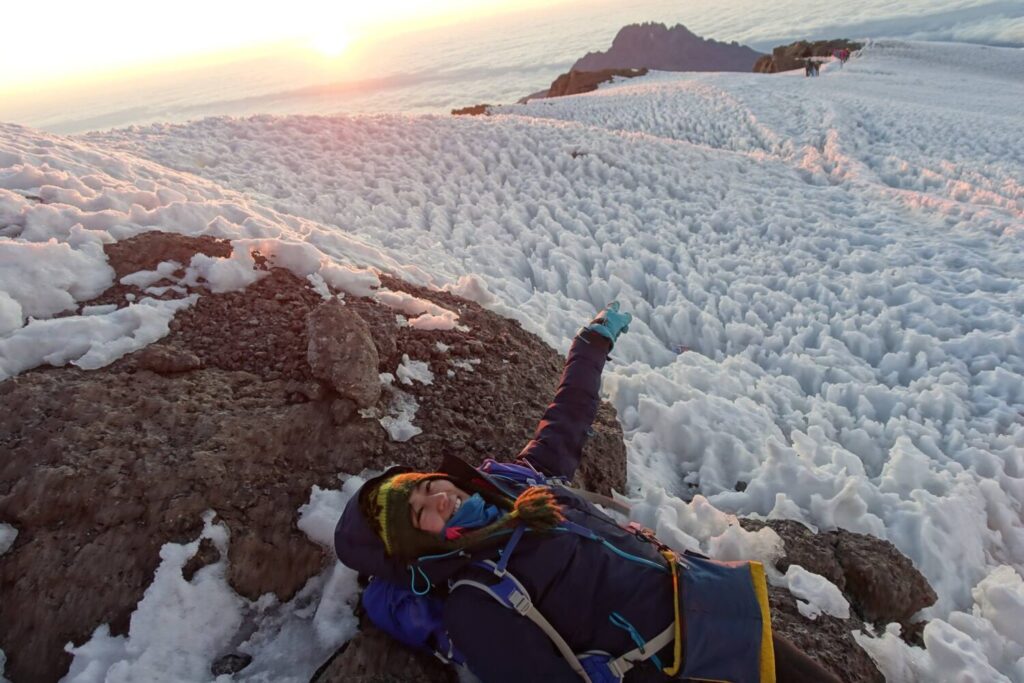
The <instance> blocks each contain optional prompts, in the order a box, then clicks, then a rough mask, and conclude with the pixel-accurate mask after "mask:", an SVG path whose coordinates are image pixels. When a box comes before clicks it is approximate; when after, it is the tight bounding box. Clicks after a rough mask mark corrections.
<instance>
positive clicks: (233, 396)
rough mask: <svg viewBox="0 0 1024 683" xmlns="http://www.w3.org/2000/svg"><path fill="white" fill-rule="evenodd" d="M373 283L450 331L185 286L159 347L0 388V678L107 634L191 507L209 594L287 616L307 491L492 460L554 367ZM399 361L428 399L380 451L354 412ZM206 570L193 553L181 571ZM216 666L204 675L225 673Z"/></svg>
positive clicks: (524, 346) (307, 295) (611, 430)
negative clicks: (225, 587) (281, 605)
mask: <svg viewBox="0 0 1024 683" xmlns="http://www.w3.org/2000/svg"><path fill="white" fill-rule="evenodd" d="M106 251H107V256H108V258H109V260H110V264H111V266H112V267H113V268H114V270H115V272H116V273H117V275H118V278H120V277H122V276H124V275H127V274H129V273H132V272H136V271H138V270H143V269H145V270H151V269H154V268H155V267H156V265H157V264H158V263H160V262H162V261H167V260H172V259H173V260H175V261H177V262H179V263H182V264H187V263H188V262H189V261H190V260H191V257H192V255H193V254H195V253H197V252H202V253H206V254H209V255H216V256H221V257H223V256H227V255H229V254H230V253H231V247H230V245H229V244H228V243H226V242H222V241H218V240H214V239H212V238H199V239H196V238H188V237H183V236H180V235H170V234H164V233H157V232H151V233H146V234H143V235H140V236H139V237H136V238H133V239H131V240H127V241H125V242H120V243H117V244H111V245H107V247H106ZM257 261H258V262H262V263H264V268H267V266H266V263H265V261H264V260H263V259H257ZM179 274H180V273H179ZM382 280H383V282H384V283H385V285H386V286H387V287H389V288H391V289H393V290H404V291H407V292H409V293H411V294H413V295H415V296H417V297H420V298H423V299H428V300H431V301H433V302H434V303H436V304H438V305H440V306H443V307H445V308H448V309H450V310H454V311H457V312H458V313H459V315H460V322H461V323H462V324H464V325H466V326H468V328H469V330H470V331H469V332H461V331H458V330H450V331H422V330H413V329H410V328H408V327H400V326H399V325H398V323H397V322H396V316H395V313H396V312H395V310H394V309H391V308H388V307H387V306H384V305H383V304H381V303H378V302H377V301H376V300H374V299H370V298H360V297H353V296H348V297H346V299H345V305H341V304H340V303H339V302H338V301H336V300H335V299H331V300H328V301H326V302H325V301H324V300H323V299H322V298H321V296H320V295H319V294H317V293H316V292H314V291H313V290H312V289H311V287H310V285H309V283H308V282H307V281H305V280H301V279H299V278H296V277H295V276H293V275H292V274H291V273H289V272H288V271H285V270H280V269H271V270H269V272H268V274H267V275H266V276H265V277H264V278H263V279H261V280H259V281H258V282H257V283H255V284H253V285H251V286H249V287H248V288H247V289H245V290H244V291H241V292H229V293H224V294H211V293H210V292H209V291H207V290H205V289H202V288H196V289H194V290H193V291H194V292H195V293H198V294H199V295H200V296H199V299H198V301H197V302H196V304H195V305H194V306H192V307H191V308H189V309H186V310H183V311H180V312H179V313H178V314H177V316H176V318H175V319H174V320H173V321H172V323H171V331H170V333H169V334H168V335H167V336H166V337H164V338H163V339H161V340H160V341H159V342H157V343H155V344H152V345H150V346H149V347H147V348H145V349H143V350H141V351H138V352H136V353H133V354H130V355H128V356H125V357H124V358H122V359H120V360H119V361H117V362H115V363H113V364H112V365H110V366H107V367H105V368H102V369H100V370H94V371H89V372H85V371H82V370H79V369H76V368H73V367H63V368H40V369H36V370H32V371H29V372H26V373H23V374H21V375H19V376H17V377H14V378H12V379H9V380H7V381H4V382H2V383H0V403H2V405H3V406H4V409H3V410H2V411H0V453H3V457H2V458H0V522H5V523H9V524H12V525H14V527H15V528H16V529H17V530H18V535H17V537H16V540H15V543H14V545H13V546H12V547H11V549H10V550H8V551H7V552H6V553H4V555H3V557H2V558H0V595H2V599H0V624H2V625H3V628H2V629H0V649H3V651H4V652H5V653H6V656H7V662H6V668H5V674H6V676H7V677H8V678H9V679H11V680H12V681H14V682H15V683H21V682H22V681H33V682H35V681H43V682H45V681H56V680H57V679H59V678H60V677H61V676H62V675H63V674H64V673H66V671H67V667H68V665H69V663H70V656H69V655H68V654H66V653H65V652H64V644H65V643H67V642H69V641H70V642H73V643H75V644H80V643H82V642H84V641H85V640H88V639H89V637H90V636H91V635H92V632H93V630H94V629H95V628H96V627H97V626H99V625H100V624H103V623H109V624H110V626H111V631H112V633H113V634H114V635H119V634H124V633H126V632H127V629H128V621H129V616H130V615H131V613H132V612H133V611H134V609H135V607H136V605H137V603H138V602H139V600H140V599H141V598H142V595H143V592H144V591H145V589H146V587H147V586H148V585H149V584H150V582H151V581H152V579H153V573H154V570H155V569H156V567H157V566H158V564H159V562H160V557H159V551H160V547H161V546H162V545H163V544H164V543H166V542H179V543H180V542H187V541H192V540H194V539H195V538H196V537H197V536H198V535H199V532H200V530H201V529H202V526H203V520H202V515H203V513H204V512H205V511H207V510H213V511H215V512H216V514H217V518H218V521H220V522H223V523H224V524H226V525H227V526H228V528H229V530H230V534H231V543H230V545H229V547H228V554H229V558H228V559H229V565H228V566H229V576H228V580H229V582H230V584H231V586H232V587H233V588H234V589H235V590H236V591H237V592H238V593H239V594H241V595H243V596H245V597H247V598H249V599H256V598H258V597H259V596H261V595H263V594H264V593H267V592H272V593H275V594H276V595H277V596H278V597H279V598H280V599H281V600H288V599H290V598H291V597H292V596H293V595H294V594H295V593H296V592H297V591H298V590H299V588H301V587H302V586H303V585H304V584H305V583H306V581H307V580H308V579H310V578H311V577H312V576H314V575H316V574H318V573H320V572H321V571H322V570H323V568H324V567H325V566H327V565H326V563H329V562H333V557H332V555H331V554H330V553H325V551H324V549H323V548H321V547H320V546H318V545H316V544H314V543H312V542H310V541H309V540H308V539H307V538H306V536H305V535H304V534H303V533H301V532H300V531H298V529H297V528H296V525H295V522H296V518H297V509H298V508H299V506H301V505H303V504H304V503H305V502H307V500H308V498H309V492H310V489H311V487H312V486H313V485H319V486H320V487H323V488H337V485H338V482H337V474H338V473H339V472H351V473H358V472H360V471H362V470H363V469H364V468H367V467H373V468H378V469H380V468H382V467H384V466H386V465H388V464H391V463H395V462H401V463H405V464H409V465H412V466H414V467H418V468H424V469H431V468H433V467H434V466H435V465H436V463H438V462H440V460H441V457H442V456H443V455H444V454H445V453H449V452H451V453H455V454H457V455H460V456H462V457H463V458H465V459H467V460H469V461H470V462H473V463H478V462H480V461H481V460H482V459H483V458H484V457H487V456H494V457H505V458H509V457H514V455H515V454H516V453H517V452H518V451H519V449H520V448H521V447H522V446H523V445H524V444H525V443H526V441H527V440H528V439H529V438H530V437H531V436H532V434H533V430H534V428H535V427H536V422H537V419H538V418H539V417H540V415H541V413H542V412H543V410H544V407H545V406H546V405H547V402H548V401H549V400H550V397H551V395H552V393H553V391H554V388H555V385H556V384H557V381H558V378H559V375H560V372H561V368H562V360H563V359H562V358H561V357H560V356H559V355H558V354H557V353H556V352H555V351H554V350H552V349H551V348H550V347H548V346H546V345H545V344H544V343H543V342H541V341H540V339H538V338H537V337H536V336H534V335H532V334H529V333H527V332H525V331H523V330H522V328H521V327H520V326H519V324H518V323H516V322H514V321H511V320H507V319H504V318H501V317H499V316H497V315H494V314H492V313H490V312H488V311H486V310H484V309H482V308H481V307H480V306H478V305H477V304H475V303H472V302H469V301H466V300H463V299H460V298H459V297H456V296H454V295H452V294H448V293H444V292H436V291H430V290H426V289H423V288H418V287H413V286H411V285H408V284H406V283H404V282H402V281H400V280H397V279H394V278H388V277H386V276H384V277H383V278H382ZM126 295H134V296H137V297H141V296H143V295H144V294H143V292H141V291H140V290H137V289H136V288H134V287H132V286H128V285H122V284H115V285H114V286H112V287H111V288H110V289H108V290H107V291H106V292H104V293H103V294H102V295H101V296H100V297H98V298H97V299H95V300H93V301H89V302H85V303H84V304H83V305H93V304H111V303H112V304H117V305H119V306H123V305H126V304H127V301H126V298H125V297H126ZM167 296H173V297H180V296H181V293H170V292H169V293H168V294H167ZM346 339H347V340H348V341H342V340H346ZM438 342H442V343H443V344H444V345H446V346H447V350H446V351H445V352H442V351H440V350H439V347H438V345H437V344H438ZM403 355H408V356H409V357H410V358H412V359H416V360H422V361H425V362H427V363H428V365H429V367H430V369H431V370H432V372H433V373H434V376H435V381H434V382H433V384H431V385H423V384H418V383H416V384H414V385H411V386H406V385H402V389H403V391H406V392H408V393H410V394H412V395H413V396H414V397H415V398H416V400H417V401H418V402H419V404H420V408H419V411H418V412H417V415H416V418H415V423H416V425H417V426H419V427H421V428H422V429H423V433H421V434H419V435H418V436H416V437H415V438H413V439H412V440H410V441H407V442H404V443H395V442H392V441H390V440H389V439H388V437H387V434H386V433H385V431H384V429H383V428H382V426H381V424H380V423H379V422H378V420H377V419H376V418H375V417H372V416H371V417H364V414H370V413H369V411H363V413H361V412H360V411H359V410H358V407H359V406H362V405H368V406H370V408H371V409H373V410H375V411H376V414H383V413H384V412H385V411H386V408H387V401H388V400H389V399H388V395H387V394H385V395H384V396H381V395H380V393H379V392H380V382H379V378H378V373H381V372H392V373H393V372H394V371H395V369H396V368H397V366H398V365H399V363H401V361H402V356H403ZM453 361H461V362H463V363H465V364H467V365H468V364H470V361H472V364H471V365H472V368H473V371H472V372H470V371H468V370H459V371H457V372H456V373H455V374H454V377H449V376H447V370H448V369H449V368H450V366H451V363H452V362H453ZM345 364H350V365H351V366H350V367H347V368H346V367H343V366H344V365H345ZM352 366H358V367H352ZM371 375H372V376H373V378H374V382H370V379H369V378H370V376H371ZM595 431H596V434H595V436H594V437H593V438H592V439H591V440H590V442H589V444H588V446H587V459H588V460H590V461H592V463H591V464H588V467H587V468H585V469H583V470H582V471H581V472H580V476H579V483H580V484H582V485H585V486H587V487H593V488H596V489H598V490H603V491H605V492H608V491H609V489H610V488H611V487H615V488H617V489H619V490H622V489H623V488H624V484H625V465H624V462H625V451H624V447H623V444H622V432H621V429H620V428H619V426H618V422H617V420H616V418H615V413H614V411H613V410H612V409H611V407H610V406H608V405H603V406H602V407H601V410H600V412H599V416H598V421H597V424H596V425H595ZM218 556H219V553H218V551H217V550H216V548H214V547H213V546H212V545H210V544H208V543H207V544H205V545H201V546H200V549H199V551H198V552H197V554H196V556H195V557H194V558H193V559H192V561H190V562H189V564H188V565H187V566H186V568H185V573H186V574H193V573H194V572H195V571H197V570H198V569H199V568H201V567H202V566H205V565H207V564H209V563H211V562H214V561H216V560H217V558H218ZM112 577H116V580H112ZM224 654H225V655H226V656H227V655H232V654H234V653H224ZM221 659H222V660H223V661H221V662H220V665H221V667H222V668H223V669H224V670H225V671H227V670H228V669H231V668H232V667H237V666H241V665H242V663H241V662H239V661H237V658H235V659H232V658H230V657H226V658H221ZM392 659H394V657H392Z"/></svg>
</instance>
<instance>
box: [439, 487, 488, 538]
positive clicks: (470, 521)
mask: <svg viewBox="0 0 1024 683" xmlns="http://www.w3.org/2000/svg"><path fill="white" fill-rule="evenodd" d="M499 517H501V510H500V509H499V508H498V506H497V505H488V504H487V503H486V501H484V499H483V496H481V495H480V494H479V493H474V494H473V495H472V496H470V497H469V498H467V499H466V500H464V501H462V505H460V506H459V509H458V510H456V511H455V514H454V515H452V516H451V519H449V520H448V523H447V524H445V525H444V528H443V529H441V534H442V535H443V536H445V537H448V538H451V537H453V536H454V537H458V536H459V535H461V534H459V533H458V532H456V531H455V530H456V529H467V528H468V529H477V528H479V527H482V526H487V525H488V524H490V523H491V522H494V521H496V520H497V519H498V518H499ZM449 530H451V531H452V532H455V533H454V534H453V533H450V532H449Z"/></svg>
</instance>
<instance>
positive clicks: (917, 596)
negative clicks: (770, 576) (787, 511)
mask: <svg viewBox="0 0 1024 683" xmlns="http://www.w3.org/2000/svg"><path fill="white" fill-rule="evenodd" d="M740 524H741V525H742V526H743V528H745V529H747V530H748V531H756V530H758V529H760V528H762V527H764V526H770V527H771V528H772V529H774V530H775V532H776V533H778V534H779V536H780V537H781V538H782V540H783V542H784V543H785V552H786V554H785V556H784V557H783V558H782V559H780V560H779V561H778V562H777V563H776V567H777V568H778V569H779V570H780V571H782V572H785V571H786V570H787V569H788V568H789V566H790V565H793V564H796V565H799V566H801V567H803V568H804V569H806V570H808V571H810V572H814V573H815V574H821V575H822V576H824V577H825V578H826V579H828V580H829V581H831V582H832V583H834V584H835V585H836V586H837V587H838V588H839V589H840V590H842V591H843V594H844V595H845V596H846V599H847V600H848V601H849V603H850V608H851V615H850V618H849V619H836V618H834V617H830V616H828V615H824V614H823V615H820V616H818V618H817V619H815V620H813V621H812V620H809V619H807V618H805V617H804V616H803V615H801V614H800V613H799V611H798V610H797V607H796V601H795V599H794V598H793V597H792V596H791V595H790V594H789V592H788V591H786V590H784V589H777V588H774V587H769V596H770V598H771V603H772V625H773V628H774V629H775V631H776V632H777V633H779V634H780V635H782V636H785V637H786V638H788V639H789V640H790V641H792V642H793V644H795V645H796V646H797V647H799V648H801V649H803V650H804V651H805V652H807V653H808V654H810V655H811V656H812V657H815V658H816V659H818V660H819V661H821V662H822V663H823V664H825V665H826V666H828V667H829V668H830V669H831V670H832V671H833V672H835V673H836V674H837V675H839V676H840V677H841V678H843V680H845V681H881V680H882V677H881V674H879V673H878V670H877V668H876V667H875V666H874V664H873V663H872V661H871V659H870V658H869V657H868V655H867V653H866V652H864V650H863V649H861V648H860V646H859V645H857V644H856V641H854V640H853V637H852V636H851V635H850V634H851V633H852V631H854V630H857V629H862V628H863V627H864V623H865V622H870V623H874V624H876V625H879V626H882V625H885V624H888V623H890V622H898V623H901V624H902V625H903V634H904V637H905V638H906V639H908V642H913V641H912V639H913V638H914V637H918V638H919V637H920V631H921V627H920V625H918V624H910V623H909V619H910V618H911V617H912V616H913V615H914V614H916V613H917V612H918V611H919V610H921V609H923V608H925V607H927V606H928V605H930V604H932V603H934V602H935V600H936V599H937V598H936V595H935V591H934V590H932V588H931V586H930V585H929V584H928V581H927V580H926V579H925V578H924V576H922V575H921V573H920V572H919V571H917V569H916V568H915V567H914V566H913V564H912V563H911V562H910V560H909V559H908V558H906V557H905V556H904V555H902V554H901V553H900V552H899V551H898V550H896V547H895V546H893V545H892V544H891V543H889V542H888V541H884V540H882V539H879V538H875V537H874V536H868V535H866V534H858V533H855V532H852V531H847V530H845V529H839V530H838V531H830V532H824V533H814V532H813V531H811V530H810V529H808V528H807V527H805V526H804V525H802V524H800V523H799V522H794V521H789V520H769V521H768V522H760V521H755V520H750V519H742V520H740Z"/></svg>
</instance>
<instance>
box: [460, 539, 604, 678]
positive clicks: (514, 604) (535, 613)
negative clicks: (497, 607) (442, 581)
mask: <svg viewBox="0 0 1024 683" xmlns="http://www.w3.org/2000/svg"><path fill="white" fill-rule="evenodd" d="M525 532H526V528H525V527H523V526H517V527H516V528H515V530H514V531H513V532H512V537H511V538H510V539H509V540H508V543H506V544H505V547H504V548H503V549H502V551H501V558H500V560H499V561H498V562H494V561H493V560H482V561H479V562H474V563H473V566H475V567H478V568H480V569H484V570H486V571H488V572H490V573H491V574H492V575H493V576H494V577H495V578H497V581H495V582H493V583H484V582H482V581H475V580H473V579H461V580H459V581H455V582H453V583H452V584H451V590H453V591H454V590H455V589H457V588H459V587H460V586H469V587H471V588H475V589H477V590H481V591H483V592H484V593H486V594H487V595H490V596H491V597H492V598H494V599H495V600H497V601H498V602H499V603H501V604H502V605H504V606H505V607H507V608H509V609H512V610H515V611H516V612H518V613H519V614H521V615H523V616H524V617H526V618H527V619H529V620H530V621H532V622H533V623H534V624H535V625H536V626H537V627H538V628H540V630H542V631H543V632H544V633H545V635H547V637H548V638H550V639H551V642H552V643H553V644H554V646H555V647H556V648H557V649H558V651H559V652H560V653H561V655H562V657H564V658H565V661H566V663H567V664H568V665H569V667H570V668H571V669H572V670H573V671H575V672H576V674H577V675H578V676H579V677H580V678H581V679H582V680H583V681H584V683H594V681H593V679H591V677H590V675H589V674H588V673H587V670H586V669H585V668H584V666H583V664H582V663H580V660H579V658H578V657H577V656H576V653H575V652H573V650H572V648H571V647H570V646H569V644H568V643H567V642H565V639H564V638H563V637H562V636H561V634H560V633H559V632H558V631H557V630H555V627H554V626H552V625H551V622H549V621H548V620H547V618H545V616H544V615H543V614H541V613H540V610H538V609H537V607H536V606H535V605H534V604H533V600H532V599H531V598H530V592H529V591H528V590H526V587H525V586H524V585H523V584H522V583H520V582H519V579H517V578H516V577H515V576H513V575H512V574H511V573H510V572H509V571H508V562H509V559H511V557H512V553H513V551H514V550H515V547H516V544H518V543H519V539H521V538H522V537H523V534H524V533H525Z"/></svg>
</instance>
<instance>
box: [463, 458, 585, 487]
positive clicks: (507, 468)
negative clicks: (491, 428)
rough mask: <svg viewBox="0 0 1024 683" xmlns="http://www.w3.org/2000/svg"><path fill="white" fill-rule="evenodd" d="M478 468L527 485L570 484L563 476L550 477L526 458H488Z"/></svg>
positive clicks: (488, 473) (498, 476)
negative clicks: (513, 460) (503, 459)
mask: <svg viewBox="0 0 1024 683" xmlns="http://www.w3.org/2000/svg"><path fill="white" fill-rule="evenodd" d="M477 469H478V470H480V471H481V472H483V473H484V474H487V475H489V476H491V477H494V478H498V479H505V480H508V481H512V482H515V483H516V484H525V485H526V486H548V485H551V484H555V485H558V486H568V484H569V482H568V481H567V480H566V479H564V478H563V477H549V476H547V475H545V474H544V473H543V472H541V471H540V470H538V469H537V468H535V467H533V466H532V465H531V464H530V463H529V462H528V461H526V460H517V461H516V462H498V461H497V460H494V459H492V458H488V459H487V460H484V461H483V463H482V464H481V465H480V467H478V468H477Z"/></svg>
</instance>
